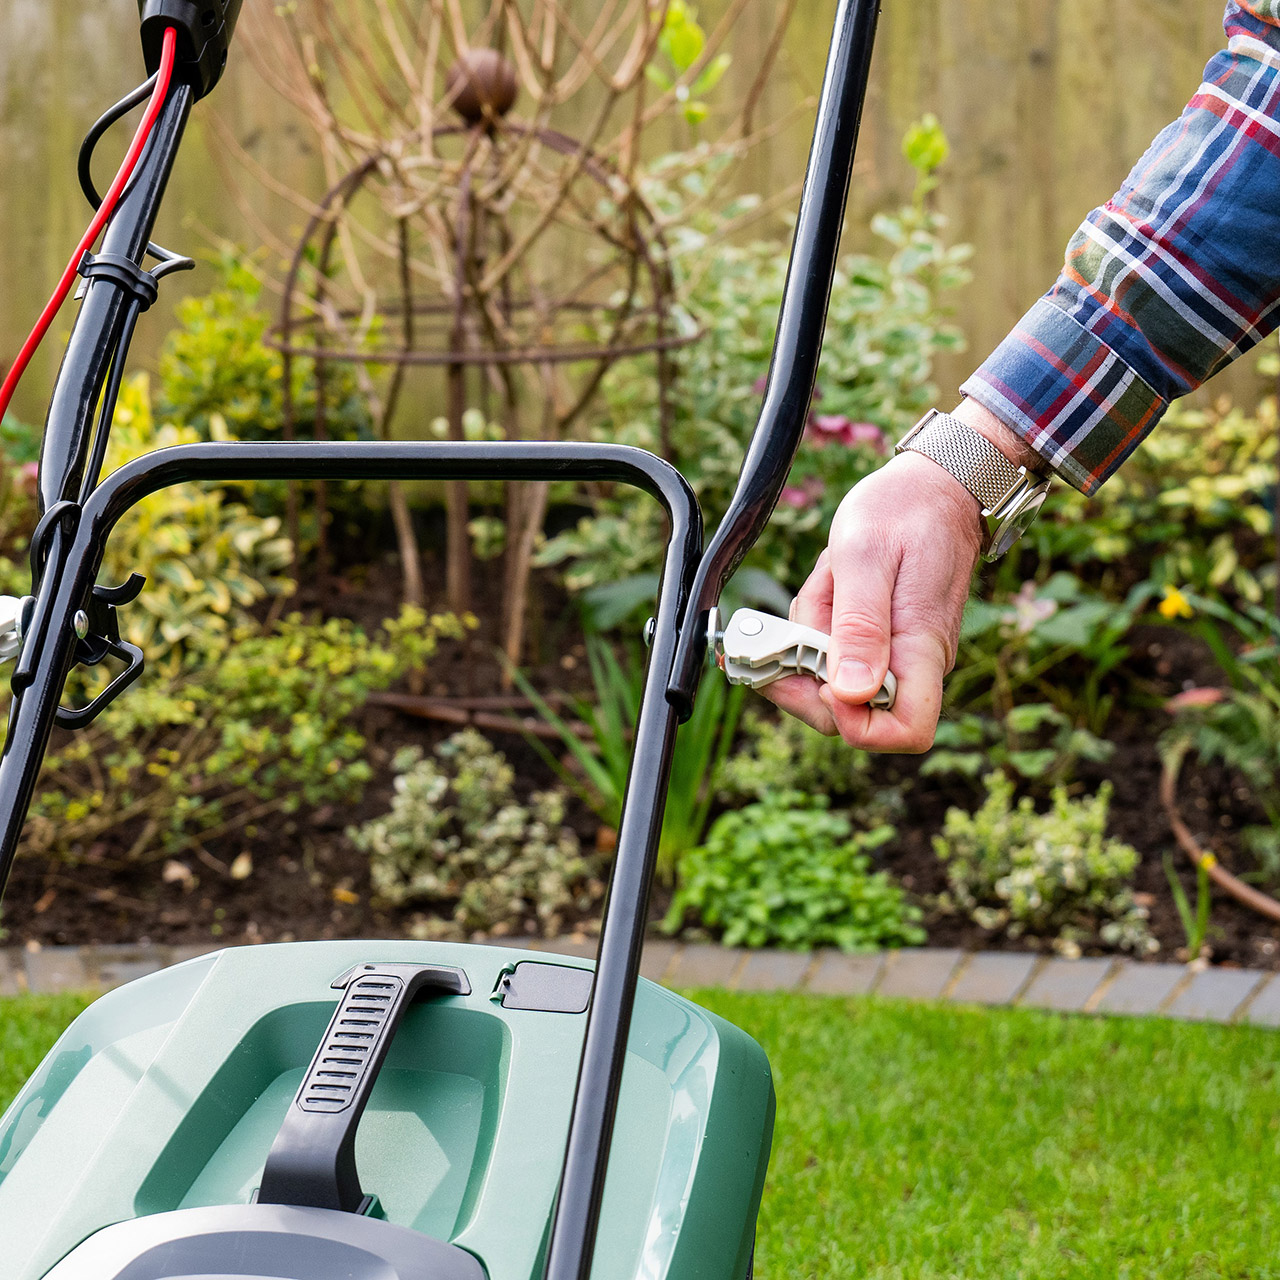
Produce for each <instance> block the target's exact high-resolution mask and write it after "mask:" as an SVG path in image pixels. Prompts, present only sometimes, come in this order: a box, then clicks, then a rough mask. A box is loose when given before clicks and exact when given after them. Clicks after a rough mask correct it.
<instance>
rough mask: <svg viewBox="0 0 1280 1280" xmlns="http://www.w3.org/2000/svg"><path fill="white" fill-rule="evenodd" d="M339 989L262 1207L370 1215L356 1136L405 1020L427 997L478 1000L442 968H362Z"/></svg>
mask: <svg viewBox="0 0 1280 1280" xmlns="http://www.w3.org/2000/svg"><path fill="white" fill-rule="evenodd" d="M333 985H334V986H335V987H339V988H342V989H343V996H342V999H341V1000H339V1001H338V1008H337V1011H336V1012H335V1013H334V1015H333V1020H332V1021H331V1022H330V1023H329V1029H328V1030H327V1031H326V1032H325V1033H324V1039H323V1040H322V1041H321V1042H320V1048H319V1049H318V1050H317V1051H316V1055H315V1057H314V1058H313V1059H312V1060H311V1065H310V1066H309V1067H308V1068H307V1073H306V1075H305V1076H303V1078H302V1084H301V1086H300V1087H299V1089H298V1093H297V1096H296V1097H295V1098H294V1100H293V1104H292V1105H291V1106H290V1108H289V1112H288V1114H287V1115H286V1116H285V1119H284V1123H283V1124H282V1125H281V1126H280V1132H279V1133H278V1134H277V1135H276V1140H275V1142H274V1143H272V1146H271V1153H270V1155H268V1156H267V1163H266V1166H265V1167H264V1169H263V1170H262V1186H261V1188H260V1189H259V1191H258V1203H259V1204H290V1205H297V1206H299V1207H302V1208H312V1209H341V1210H343V1211H345V1212H347V1213H361V1212H363V1211H364V1208H365V1206H366V1204H367V1203H368V1198H367V1197H366V1196H365V1193H364V1191H363V1189H362V1188H361V1186H360V1176H359V1174H358V1173H357V1172H356V1129H357V1128H358V1126H359V1124H360V1117H361V1116H362V1115H363V1114H364V1109H365V1106H366V1105H367V1104H368V1101H369V1095H370V1094H371V1093H372V1092H373V1086H374V1083H375V1081H376V1080H377V1078H378V1072H379V1071H380V1070H381V1069H382V1064H383V1062H384V1061H385V1059H386V1056H387V1050H388V1049H389V1048H390V1047H391V1041H392V1040H393V1039H394V1037H395V1034H396V1028H397V1027H398V1026H399V1025H400V1019H401V1018H402V1017H403V1016H404V1013H405V1010H406V1009H408V1007H409V1006H410V1004H412V1003H413V1001H414V999H415V998H416V997H417V996H418V995H419V994H421V993H422V992H424V991H428V990H431V991H436V992H440V993H442V994H448V995H469V994H470V992H471V984H470V983H469V982H468V981H467V975H466V974H465V973H463V972H462V970H461V969H454V968H450V967H448V966H446V965H434V964H362V965H357V966H356V968H354V969H351V970H349V971H348V972H347V973H344V974H343V975H342V977H340V978H338V979H337V980H336V981H335V982H334V984H333Z"/></svg>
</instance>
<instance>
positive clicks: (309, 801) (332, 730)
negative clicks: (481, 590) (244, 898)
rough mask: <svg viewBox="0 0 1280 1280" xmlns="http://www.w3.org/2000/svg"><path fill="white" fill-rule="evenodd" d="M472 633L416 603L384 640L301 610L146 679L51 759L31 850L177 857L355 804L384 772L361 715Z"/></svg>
mask: <svg viewBox="0 0 1280 1280" xmlns="http://www.w3.org/2000/svg"><path fill="white" fill-rule="evenodd" d="M462 631H463V623H462V622H460V621H459V620H457V619H456V618H453V617H451V616H437V617H430V618H429V617H427V616H426V615H425V614H424V613H422V612H421V610H415V609H405V610H404V611H403V612H402V614H401V615H400V617H398V618H395V619H392V620H390V621H388V622H386V623H385V624H384V625H383V627H382V628H381V631H380V632H379V633H376V634H374V635H369V634H367V633H366V632H365V631H364V630H362V629H361V628H360V627H357V626H356V625H355V624H353V623H350V622H346V621H344V620H340V619H331V620H329V621H328V622H324V623H312V622H306V621H304V620H303V619H302V618H301V617H300V616H298V615H294V616H291V617H288V618H285V619H283V620H282V621H280V622H278V623H276V624H275V625H274V626H272V627H270V628H268V629H266V630H262V629H259V628H256V627H251V626H246V627H244V628H242V629H241V630H240V631H239V632H238V633H237V635H236V636H235V641H236V643H235V644H234V645H233V646H231V647H230V648H229V649H228V650H227V652H226V654H224V655H223V656H222V658H221V659H220V660H219V661H217V662H213V663H209V664H207V665H205V666H203V667H201V668H199V669H198V670H195V671H192V672H189V673H184V674H181V675H179V676H177V677H173V678H169V679H165V680H161V681H154V680H148V681H146V682H144V683H143V684H141V685H140V686H139V687H138V688H136V689H134V690H131V691H130V692H129V693H128V694H127V695H126V696H125V697H123V698H121V699H120V700H119V701H118V702H116V703H115V704H113V705H112V706H111V707H110V708H109V709H108V710H107V712H106V713H105V714H104V715H103V716H102V717H101V718H100V719H99V720H98V721H97V722H96V723H95V724H94V725H93V726H92V728H90V729H88V730H85V731H82V732H81V733H79V734H77V735H76V737H75V738H73V739H72V741H71V743H70V744H69V745H68V746H66V747H64V748H63V749H62V750H60V751H57V752H55V753H52V754H51V755H49V756H48V757H47V759H46V761H45V769H44V773H43V775H42V778H41V790H40V794H39V795H38V797H37V799H36V802H35V804H34V805H33V807H32V813H31V818H30V821H29V824H28V828H27V848H28V850H29V851H30V852H31V853H33V854H36V855H40V856H44V857H47V858H53V859H57V860H60V861H64V862H76V861H78V860H80V859H81V858H83V857H84V856H86V854H87V853H89V852H90V851H91V850H92V849H93V848H94V846H95V845H97V844H99V843H100V842H104V841H106V842H110V843H111V844H118V843H119V842H121V841H123V842H124V852H123V853H122V854H121V855H120V856H121V857H122V859H123V860H124V861H131V860H133V859H143V860H148V859H152V858H156V857H160V856H164V855H168V856H170V857H175V856H177V855H179V854H182V853H184V852H186V851H187V850H189V849H191V848H193V847H196V846H203V845H204V844H205V843H207V842H209V841H213V840H216V839H219V838H223V837H228V836H236V835H238V834H240V833H248V834H252V831H253V829H254V828H255V825H256V824H257V823H259V822H261V821H262V820H263V819H265V818H266V817H267V816H269V815H272V814H293V813H296V812H298V811H299V809H301V808H302V807H303V806H310V807H315V806H319V805H323V804H335V803H353V802H355V801H356V800H358V799H359V798H360V795H361V793H362V792H363V789H364V786H365V784H366V783H367V782H368V780H369V778H370V776H371V770H370V766H369V763H368V760H367V759H366V755H367V752H366V743H365V739H364V736H363V735H362V734H361V733H360V732H359V730H358V729H357V728H356V727H355V724H354V723H353V720H354V716H355V714H356V712H357V711H359V710H360V708H361V707H363V705H364V703H365V700H366V699H367V697H368V695H369V693H370V692H371V691H372V690H374V689H382V688H385V687H387V686H388V685H390V684H391V683H392V682H393V681H395V680H397V679H399V678H400V677H401V676H403V675H404V674H405V673H406V672H407V671H410V670H416V669H418V668H419V667H421V666H422V665H423V664H424V663H425V662H426V661H427V660H428V659H429V658H430V657H431V655H432V653H434V651H435V647H436V643H437V640H438V639H439V638H440V637H442V636H460V635H461V634H462Z"/></svg>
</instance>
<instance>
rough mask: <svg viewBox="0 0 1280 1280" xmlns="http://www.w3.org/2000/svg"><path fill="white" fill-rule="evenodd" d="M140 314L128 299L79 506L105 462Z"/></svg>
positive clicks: (135, 300)
mask: <svg viewBox="0 0 1280 1280" xmlns="http://www.w3.org/2000/svg"><path fill="white" fill-rule="evenodd" d="M141 314H142V299H141V298H138V297H134V298H130V299H129V308H128V310H127V311H126V312H125V314H124V327H123V328H122V330H121V332H120V342H119V344H118V345H117V347H116V354H115V358H114V359H113V360H112V362H111V375H110V377H109V378H108V379H107V389H106V392H105V394H104V395H103V397H102V407H101V409H100V410H99V412H98V425H97V428H96V430H95V431H94V433H93V449H92V451H91V452H90V454H89V460H88V462H87V464H86V465H85V471H84V479H83V480H82V481H81V482H80V505H81V506H84V504H85V503H86V502H87V501H88V500H89V495H90V494H91V493H92V492H93V491H94V489H96V488H97V487H98V477H99V476H100V475H101V474H102V466H103V463H105V462H106V460H107V442H108V440H109V439H110V436H111V422H112V419H113V418H114V417H115V416H116V401H117V399H119V396H120V383H121V381H122V380H123V378H124V362H125V355H126V353H127V352H128V350H129V344H130V342H132V341H133V331H134V329H136V328H137V325H138V317H139V316H140V315H141Z"/></svg>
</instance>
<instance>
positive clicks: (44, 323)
mask: <svg viewBox="0 0 1280 1280" xmlns="http://www.w3.org/2000/svg"><path fill="white" fill-rule="evenodd" d="M177 46H178V33H177V31H176V30H175V29H174V28H173V27H169V28H168V29H167V30H166V31H165V33H164V50H163V52H162V53H161V56H160V74H159V75H158V76H157V78H156V87H155V89H154V91H153V92H152V94H151V101H150V102H149V103H148V104H147V112H146V115H144V116H143V117H142V123H141V124H140V125H139V126H138V132H137V133H136V134H134V138H133V144H132V145H131V146H130V147H129V151H128V154H127V155H126V156H125V158H124V163H123V164H122V165H121V166H120V172H119V173H117V174H116V177H115V181H114V182H113V183H112V184H111V186H110V187H109V188H108V189H107V194H106V195H105V196H103V198H102V207H101V208H100V209H99V210H98V212H97V214H96V215H95V216H94V219H93V221H92V222H91V223H90V224H89V230H88V231H86V232H85V233H84V239H83V240H81V241H80V243H79V244H78V245H77V246H76V251H75V253H74V254H72V256H71V261H70V262H69V263H68V264H67V269H66V271H64V272H63V273H62V279H61V280H60V281H59V282H58V287H57V289H55V290H54V294H53V297H52V298H50V299H49V303H48V305H47V306H46V307H45V309H44V311H43V312H42V313H41V315H40V319H39V321H38V322H37V323H36V327H35V328H34V329H33V330H32V331H31V336H30V337H29V338H28V339H27V340H26V342H25V343H23V346H22V350H21V351H19V352H18V358H17V359H16V360H15V361H14V362H13V364H12V366H11V367H10V369H9V373H8V376H7V377H6V378H5V380H4V385H3V386H0V419H3V417H4V415H5V413H6V412H7V411H8V409H9V401H10V400H12V399H13V393H14V391H15V390H16V389H17V386H18V383H19V381H20V380H21V378H22V375H23V374H24V373H25V372H26V369H27V365H29V364H30V363H31V357H32V356H34V355H35V353H36V348H37V347H39V345H40V343H41V342H42V341H43V340H44V336H45V334H46V333H48V332H49V326H50V325H52V324H53V320H54V317H55V316H56V315H57V314H58V311H59V310H60V309H61V307H62V304H63V303H64V302H65V301H66V300H67V295H68V294H69V293H70V292H71V287H72V285H74V284H75V282H76V275H77V274H78V271H79V267H80V262H81V260H82V259H83V258H84V255H85V254H86V253H88V252H89V251H90V250H91V249H92V248H93V246H94V244H95V243H96V241H97V239H98V236H99V235H101V233H102V228H103V227H105V226H106V225H107V221H108V219H109V218H110V217H111V215H112V214H113V213H114V212H115V210H116V205H117V204H118V203H119V201H120V197H121V196H122V195H123V194H124V189H125V187H127V186H128V185H129V179H130V178H132V177H133V171H134V169H136V168H137V166H138V161H139V159H141V157H142V152H143V149H144V148H145V147H146V145H147V140H148V139H149V138H150V137H151V131H152V130H153V129H154V128H155V125H156V121H157V120H158V119H159V117H160V108H161V107H163V106H164V101H165V99H166V98H167V97H168V96H169V85H170V82H171V81H172V80H173V64H174V60H175V55H176V52H177Z"/></svg>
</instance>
